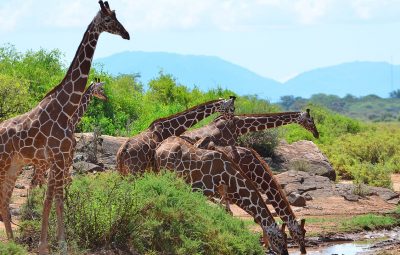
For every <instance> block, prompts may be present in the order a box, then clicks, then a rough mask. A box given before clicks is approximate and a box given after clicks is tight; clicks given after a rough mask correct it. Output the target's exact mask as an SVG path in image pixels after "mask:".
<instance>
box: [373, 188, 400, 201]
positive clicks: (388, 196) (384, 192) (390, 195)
mask: <svg viewBox="0 0 400 255" xmlns="http://www.w3.org/2000/svg"><path fill="white" fill-rule="evenodd" d="M369 189H370V190H371V192H373V193H375V194H376V195H378V196H379V197H381V198H382V199H383V200H386V201H388V200H392V199H394V198H398V197H399V194H398V193H396V192H394V191H392V190H390V189H386V188H380V187H370V188H369Z"/></svg>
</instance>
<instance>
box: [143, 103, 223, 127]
mask: <svg viewBox="0 0 400 255" xmlns="http://www.w3.org/2000/svg"><path fill="white" fill-rule="evenodd" d="M220 100H221V99H217V100H211V101H208V102H205V103H202V104H198V105H195V106H193V107H191V108H189V109H186V110H184V111H181V112H178V113H176V114H174V115H170V116H168V117H163V118H158V119H156V120H155V121H153V122H152V123H151V124H150V125H149V128H150V127H152V126H153V125H155V124H157V123H158V122H160V121H165V120H168V119H173V118H175V117H177V116H180V115H183V114H185V113H187V112H190V111H192V110H194V109H196V108H198V107H201V106H204V105H207V104H212V103H215V102H218V101H220Z"/></svg>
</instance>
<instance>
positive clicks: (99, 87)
mask: <svg viewBox="0 0 400 255" xmlns="http://www.w3.org/2000/svg"><path fill="white" fill-rule="evenodd" d="M93 97H96V98H98V99H100V100H107V96H106V95H105V93H104V82H96V83H95V82H92V83H91V84H90V85H89V87H88V88H87V89H86V91H85V93H84V94H83V96H82V99H81V102H80V103H79V108H78V109H77V110H76V111H75V113H74V116H72V119H71V120H72V122H71V130H72V132H75V129H76V126H77V125H78V124H79V122H80V120H81V119H82V117H83V114H84V113H85V112H86V109H87V107H88V106H89V103H90V101H91V100H92V98H93ZM43 167H44V165H40V166H34V171H33V178H32V180H31V185H30V189H32V188H35V187H36V186H37V185H39V186H42V185H43V184H44V182H45V178H44V175H45V173H46V170H47V169H46V168H43ZM67 179H68V180H66V181H67V182H68V181H69V180H70V176H68V177H67Z"/></svg>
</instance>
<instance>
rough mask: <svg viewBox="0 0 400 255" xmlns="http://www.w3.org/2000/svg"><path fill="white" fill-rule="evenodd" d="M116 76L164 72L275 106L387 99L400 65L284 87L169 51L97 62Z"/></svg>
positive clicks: (354, 66)
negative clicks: (300, 100) (284, 100)
mask: <svg viewBox="0 0 400 255" xmlns="http://www.w3.org/2000/svg"><path fill="white" fill-rule="evenodd" d="M95 62H96V63H101V64H103V66H104V69H105V70H106V71H108V72H110V73H111V74H114V75H118V74H128V73H139V74H140V75H141V78H140V80H141V81H142V82H143V83H144V84H147V82H148V81H149V80H151V79H152V78H154V77H156V76H157V74H158V72H159V71H160V70H162V71H163V72H164V73H168V74H172V75H173V76H174V77H175V78H176V79H177V81H178V83H181V84H184V85H186V86H188V87H193V86H195V85H196V86H197V87H199V88H200V89H202V90H207V89H210V88H216V87H218V86H220V87H222V88H228V89H230V90H233V91H235V92H236V93H238V94H239V95H247V94H251V95H258V96H259V97H261V98H266V99H269V100H271V101H273V102H276V101H278V100H279V98H280V97H281V96H284V95H294V96H301V97H305V98H308V97H310V96H311V95H312V94H317V93H325V94H334V95H338V96H345V95H346V94H352V95H354V96H365V95H369V94H375V95H378V96H380V97H387V96H388V95H389V93H390V91H392V90H394V89H398V88H399V87H400V65H391V64H388V63H385V62H351V63H345V64H340V65H336V66H331V67H324V68H318V69H314V70H311V71H308V72H304V73H301V74H299V75H298V76H296V77H294V78H292V79H290V80H288V81H287V82H285V83H280V82H278V81H275V80H273V79H270V78H267V77H263V76H260V75H258V74H256V73H254V72H252V71H250V70H248V69H246V68H243V67H241V66H238V65H236V64H233V63H230V62H228V61H225V60H223V59H220V58H218V57H212V56H196V55H180V54H174V53H165V52H138V51H135V52H122V53H118V54H115V55H112V56H109V57H106V58H100V59H97V60H96V61H95Z"/></svg>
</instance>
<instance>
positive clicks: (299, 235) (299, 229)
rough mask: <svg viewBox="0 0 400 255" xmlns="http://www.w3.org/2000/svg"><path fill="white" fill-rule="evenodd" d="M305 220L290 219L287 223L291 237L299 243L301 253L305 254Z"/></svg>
mask: <svg viewBox="0 0 400 255" xmlns="http://www.w3.org/2000/svg"><path fill="white" fill-rule="evenodd" d="M305 222H306V220H305V219H301V220H300V223H299V222H298V221H297V220H295V219H294V220H291V221H289V222H288V223H287V224H288V229H289V232H290V235H291V236H292V238H293V239H294V240H295V241H296V242H297V243H298V244H299V247H300V252H301V254H306V253H307V251H306V244H305V241H304V238H305V235H306V230H305V228H304V224H305Z"/></svg>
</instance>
